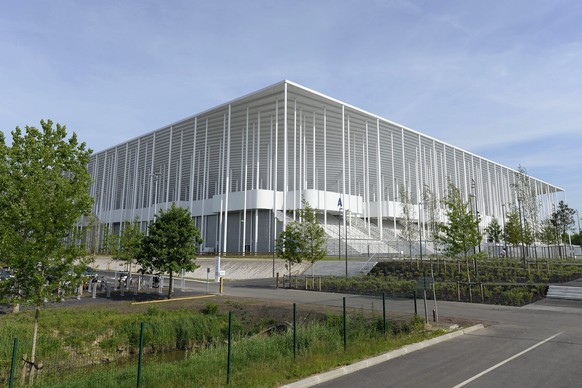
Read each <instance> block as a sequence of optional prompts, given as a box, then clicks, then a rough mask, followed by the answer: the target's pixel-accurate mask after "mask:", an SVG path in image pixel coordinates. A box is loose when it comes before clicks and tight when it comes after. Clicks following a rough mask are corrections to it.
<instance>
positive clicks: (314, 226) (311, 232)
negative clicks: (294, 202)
mask: <svg viewBox="0 0 582 388" xmlns="http://www.w3.org/2000/svg"><path fill="white" fill-rule="evenodd" d="M301 205H302V206H301V209H300V210H299V217H300V221H301V224H300V230H301V237H302V245H303V247H302V249H301V251H302V253H303V255H302V256H303V258H304V259H305V260H307V261H309V262H310V263H311V273H312V274H313V265H314V264H315V262H316V261H319V260H321V259H323V258H324V257H325V256H326V255H327V248H326V238H325V230H324V229H323V227H322V226H321V225H320V224H319V221H318V219H317V212H316V211H315V209H313V208H312V207H311V206H310V205H309V202H307V201H306V200H305V198H302V199H301Z"/></svg>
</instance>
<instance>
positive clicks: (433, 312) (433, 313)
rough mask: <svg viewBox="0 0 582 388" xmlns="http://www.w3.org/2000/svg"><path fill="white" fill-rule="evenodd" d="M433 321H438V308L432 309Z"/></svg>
mask: <svg viewBox="0 0 582 388" xmlns="http://www.w3.org/2000/svg"><path fill="white" fill-rule="evenodd" d="M432 321H433V322H436V321H437V320H436V310H435V309H432Z"/></svg>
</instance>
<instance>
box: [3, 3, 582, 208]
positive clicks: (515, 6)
mask: <svg viewBox="0 0 582 388" xmlns="http://www.w3.org/2000/svg"><path fill="white" fill-rule="evenodd" d="M580 20H582V2H576V1H559V0H558V1H556V0H554V1H538V0H526V1H520V0H512V1H500V0H499V1H464V0H459V1H444V0H443V1H426V0H425V1H405V0H401V1H380V0H376V1H374V0H371V1H361V0H359V1H358V0H356V1H339V0H336V1H331V0H330V1H317V0H311V1H302V0H294V1H204V2H202V1H178V0H173V1H128V0H126V1H124V0H118V1H113V0H101V1H66V0H55V1H10V0H0V53H1V54H2V60H1V61H0V129H1V130H2V131H4V132H5V134H7V135H8V133H9V132H10V131H11V130H13V129H14V127H16V126H17V125H18V126H21V127H24V126H26V125H38V123H39V121H40V119H42V118H45V119H47V118H50V119H52V120H53V121H55V122H60V123H63V124H66V125H67V127H68V129H69V130H72V131H75V132H77V133H78V135H79V137H80V138H81V140H83V141H85V142H87V143H88V145H89V146H90V147H91V148H93V149H94V150H96V151H99V150H102V149H104V148H107V147H110V146H112V145H115V144H118V143H120V142H123V141H125V140H127V139H130V138H133V137H136V136H138V135H140V134H143V133H145V132H149V131H151V130H154V129H157V128H160V127H162V126H164V125H166V124H169V123H171V122H174V121H177V120H179V119H181V118H184V117H187V116H191V115H193V114H195V113H198V112H200V111H203V110H206V109H208V108H211V107H214V106H216V105H218V104H221V103H224V102H226V101H228V100H231V99H234V98H237V97H240V96H242V95H244V94H247V93H250V92H253V91H255V90H257V89H260V88H263V87H265V86H268V85H271V84H273V83H276V82H279V81H281V80H283V79H289V80H291V81H294V82H297V83H299V84H302V85H304V86H306V87H309V88H311V89H315V90H317V91H320V92H322V93H324V94H327V95H329V96H332V97H335V98H337V99H340V100H343V101H345V102H347V103H349V104H352V105H355V106H357V107H359V108H362V109H365V110H367V111H370V112H372V113H375V114H378V115H380V116H382V117H385V118H387V119H390V120H392V121H396V122H398V123H400V124H402V125H405V126H407V127H409V128H412V129H415V130H417V131H419V132H422V133H426V134H428V135H430V136H433V137H435V138H437V139H440V140H444V141H446V142H448V143H450V144H454V145H456V146H459V147H461V148H464V149H467V150H469V151H471V152H474V153H476V154H478V155H480V156H484V157H486V158H489V159H491V160H494V161H496V162H499V163H501V164H504V165H507V166H510V167H514V168H515V167H517V166H518V165H520V164H521V165H522V166H525V167H526V168H527V170H528V172H529V174H530V175H532V176H535V177H537V178H540V179H543V180H545V181H547V182H550V183H552V184H555V185H558V186H560V187H562V188H564V189H565V190H566V195H567V202H568V203H569V205H570V206H571V207H573V208H576V209H580V211H582V163H581V162H580V144H582V24H581V23H580Z"/></svg>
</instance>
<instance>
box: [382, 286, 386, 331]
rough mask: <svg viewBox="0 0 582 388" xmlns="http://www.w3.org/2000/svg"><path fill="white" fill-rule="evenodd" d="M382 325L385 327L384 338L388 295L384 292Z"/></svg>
mask: <svg viewBox="0 0 582 388" xmlns="http://www.w3.org/2000/svg"><path fill="white" fill-rule="evenodd" d="M382 317H383V318H382V320H383V322H382V325H383V326H382V327H383V329H384V339H386V295H385V293H382Z"/></svg>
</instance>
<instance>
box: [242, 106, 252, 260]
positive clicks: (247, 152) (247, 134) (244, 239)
mask: <svg viewBox="0 0 582 388" xmlns="http://www.w3.org/2000/svg"><path fill="white" fill-rule="evenodd" d="M253 133H254V131H253ZM244 157H245V159H244V168H245V174H244V179H243V187H242V189H243V190H244V204H243V219H242V227H243V231H242V252H243V255H244V254H245V252H246V249H245V247H246V235H247V193H248V190H247V177H248V165H249V160H248V159H249V108H247V119H246V125H245V153H244ZM241 159H242V155H241ZM251 230H252V229H251Z"/></svg>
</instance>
